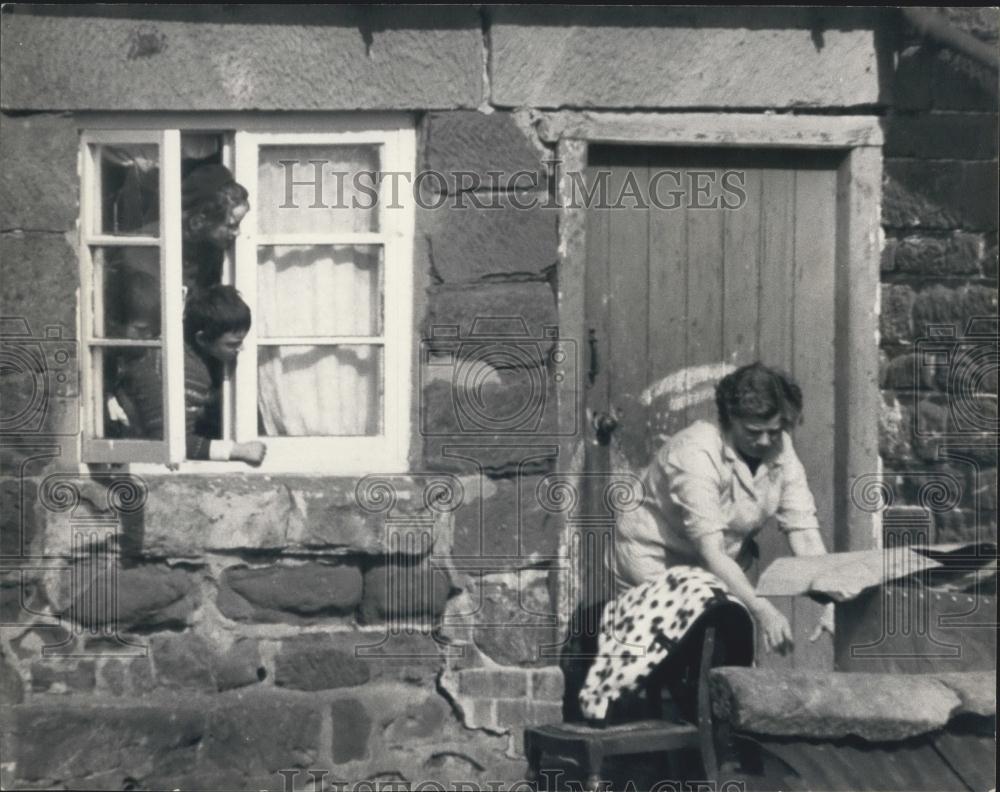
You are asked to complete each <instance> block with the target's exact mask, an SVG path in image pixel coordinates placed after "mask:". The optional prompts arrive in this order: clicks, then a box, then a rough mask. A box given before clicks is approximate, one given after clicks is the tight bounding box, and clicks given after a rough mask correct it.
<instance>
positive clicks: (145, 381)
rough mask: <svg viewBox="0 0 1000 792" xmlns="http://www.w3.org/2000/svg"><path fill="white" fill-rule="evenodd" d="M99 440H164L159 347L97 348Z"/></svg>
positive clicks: (96, 376)
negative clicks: (100, 418) (101, 418)
mask: <svg viewBox="0 0 1000 792" xmlns="http://www.w3.org/2000/svg"><path fill="white" fill-rule="evenodd" d="M92 355H93V361H94V373H95V376H94V390H95V393H94V403H95V405H98V410H99V411H100V414H102V415H103V424H104V425H103V428H102V427H101V426H100V421H99V422H98V426H97V427H96V429H97V432H96V436H97V437H99V438H109V439H110V438H114V439H119V438H121V439H133V440H136V439H141V440H162V439H163V415H164V409H163V354H162V352H161V350H160V349H158V348H149V347H148V348H141V349H137V348H135V347H131V348H128V347H94V348H93V349H92Z"/></svg>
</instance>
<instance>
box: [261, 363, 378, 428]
mask: <svg viewBox="0 0 1000 792" xmlns="http://www.w3.org/2000/svg"><path fill="white" fill-rule="evenodd" d="M257 363H258V372H257V383H258V392H257V397H258V408H259V412H260V424H261V426H260V433H261V435H264V436H267V437H307V436H313V437H317V436H343V435H352V436H359V435H368V436H371V435H378V434H381V433H382V382H383V379H382V347H381V346H376V345H368V344H345V345H341V346H261V347H258V350H257Z"/></svg>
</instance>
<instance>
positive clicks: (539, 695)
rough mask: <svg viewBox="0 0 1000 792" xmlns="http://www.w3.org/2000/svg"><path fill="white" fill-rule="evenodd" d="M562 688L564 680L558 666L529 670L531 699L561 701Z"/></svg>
mask: <svg viewBox="0 0 1000 792" xmlns="http://www.w3.org/2000/svg"><path fill="white" fill-rule="evenodd" d="M564 689H565V680H564V679H563V673H562V670H561V669H560V668H558V667H555V668H544V669H539V670H538V671H532V672H531V698H532V699H533V700H535V701H559V702H561V701H562V699H563V693H564Z"/></svg>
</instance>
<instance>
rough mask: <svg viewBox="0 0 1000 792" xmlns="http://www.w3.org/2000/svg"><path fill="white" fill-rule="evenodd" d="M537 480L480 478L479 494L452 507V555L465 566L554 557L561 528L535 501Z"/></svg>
mask: <svg viewBox="0 0 1000 792" xmlns="http://www.w3.org/2000/svg"><path fill="white" fill-rule="evenodd" d="M539 481H540V477H538V476H519V477H518V478H515V479H513V480H510V479H496V480H489V479H486V480H484V481H483V482H482V497H479V498H471V497H470V498H469V499H468V500H467V502H466V503H463V504H462V505H461V506H460V507H459V508H458V509H456V511H455V538H454V544H453V546H452V555H453V556H454V557H459V558H461V559H462V561H463V563H465V564H467V563H469V562H470V561H471V560H472V559H474V558H482V559H483V564H484V566H493V567H495V566H496V565H498V564H499V565H500V566H503V567H510V568H512V569H518V568H523V567H527V566H529V565H532V564H536V563H538V562H539V560H540V559H542V558H545V557H550V558H551V557H554V556H555V555H556V554H557V553H558V550H559V538H560V534H561V531H562V526H561V523H560V520H559V519H558V518H557V515H553V514H550V513H549V512H547V511H545V510H544V509H543V508H542V505H541V503H539V500H538V495H537V487H538V484H539Z"/></svg>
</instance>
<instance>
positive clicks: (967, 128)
mask: <svg viewBox="0 0 1000 792" xmlns="http://www.w3.org/2000/svg"><path fill="white" fill-rule="evenodd" d="M885 131H886V135H885V148H884V152H885V155H886V156H887V157H918V158H925V159H965V160H995V159H996V158H997V118H996V116H995V115H990V114H988V113H945V114H927V115H917V116H890V117H889V119H888V122H887V123H886V127H885Z"/></svg>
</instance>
